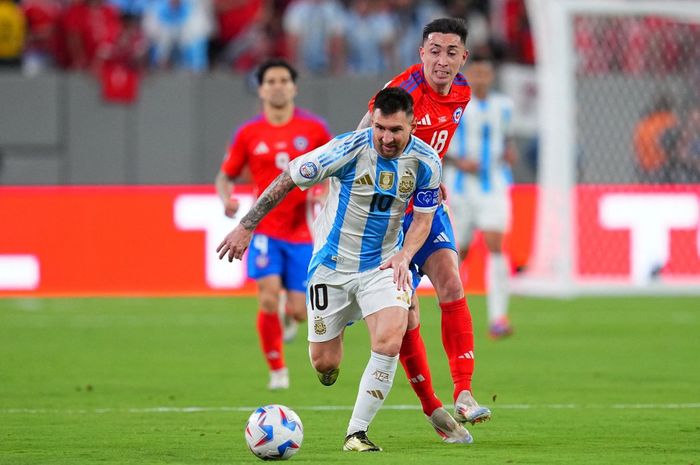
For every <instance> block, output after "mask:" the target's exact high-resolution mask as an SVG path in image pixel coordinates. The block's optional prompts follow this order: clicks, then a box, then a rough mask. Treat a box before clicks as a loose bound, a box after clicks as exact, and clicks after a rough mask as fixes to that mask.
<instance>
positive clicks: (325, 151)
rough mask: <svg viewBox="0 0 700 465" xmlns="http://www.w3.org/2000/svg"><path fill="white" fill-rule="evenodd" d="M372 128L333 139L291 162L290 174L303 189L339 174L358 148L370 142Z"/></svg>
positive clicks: (352, 158)
mask: <svg viewBox="0 0 700 465" xmlns="http://www.w3.org/2000/svg"><path fill="white" fill-rule="evenodd" d="M370 134H371V130H369V129H366V130H362V131H353V132H348V133H345V134H341V135H340V136H337V137H335V138H334V139H331V141H330V142H328V143H326V144H324V145H322V146H321V147H319V148H317V149H314V150H312V151H311V152H309V153H307V154H305V155H302V156H300V157H297V158H295V159H294V160H292V161H291V162H290V163H289V174H290V176H291V177H292V181H294V184H296V185H297V186H299V187H300V188H301V189H302V190H306V189H308V188H309V187H311V186H313V185H315V184H318V183H319V182H321V181H323V180H324V179H326V178H329V177H331V176H335V175H338V174H339V173H340V172H341V171H342V169H343V168H344V167H345V166H347V165H349V164H350V163H351V162H352V161H354V159H355V156H356V155H357V152H358V149H359V148H360V147H362V146H364V145H366V144H367V143H368V142H369V137H370Z"/></svg>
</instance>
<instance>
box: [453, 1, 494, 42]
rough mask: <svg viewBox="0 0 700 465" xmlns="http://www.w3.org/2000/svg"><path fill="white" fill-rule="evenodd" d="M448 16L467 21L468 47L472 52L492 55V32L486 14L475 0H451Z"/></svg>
mask: <svg viewBox="0 0 700 465" xmlns="http://www.w3.org/2000/svg"><path fill="white" fill-rule="evenodd" d="M447 16H450V17H452V18H462V19H464V20H465V21H466V22H467V30H468V31H469V37H467V49H468V50H469V53H471V54H479V55H489V56H490V55H491V53H490V45H489V42H490V40H491V33H490V28H489V21H488V18H487V17H486V15H485V14H484V13H483V12H482V11H480V10H479V9H477V8H476V2H475V1H474V0H449V1H448V2H447Z"/></svg>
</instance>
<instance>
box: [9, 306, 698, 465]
mask: <svg viewBox="0 0 700 465" xmlns="http://www.w3.org/2000/svg"><path fill="white" fill-rule="evenodd" d="M470 305H471V307H472V312H473V314H474V319H475V328H476V333H477V335H476V344H477V371H476V375H475V380H474V390H475V394H476V396H477V398H478V399H480V401H481V403H482V404H485V405H488V406H490V407H491V408H492V410H493V420H492V421H491V422H489V423H486V424H482V425H477V426H474V427H470V430H471V432H472V434H473V436H474V438H475V442H474V444H472V445H471V446H463V445H445V444H442V443H441V442H440V441H439V440H438V437H437V435H436V434H435V433H434V432H433V431H432V429H431V428H430V426H429V425H428V423H427V422H426V421H425V420H424V418H423V415H422V412H421V411H420V410H419V409H418V403H417V401H416V399H415V398H414V396H413V393H412V391H411V390H410V388H409V386H408V383H407V381H406V380H405V378H404V376H403V372H402V371H401V372H400V373H399V374H397V377H396V382H395V384H394V389H393V390H392V392H391V395H390V396H389V399H388V400H387V403H386V404H385V407H386V408H385V409H384V410H382V411H380V412H379V415H378V416H377V419H376V420H375V422H374V424H373V426H372V429H371V431H370V437H371V438H372V439H373V440H374V441H375V442H377V443H378V444H380V445H381V446H382V447H383V448H384V449H385V452H382V453H380V454H370V455H365V454H356V453H354V454H353V453H344V452H341V451H340V449H341V446H342V440H343V436H344V434H345V428H346V425H347V421H348V419H349V416H350V413H351V408H352V404H353V402H354V398H355V394H356V389H357V382H358V380H359V376H360V374H361V372H362V370H363V369H364V365H365V363H366V360H367V356H368V340H367V336H366V328H365V327H364V324H357V325H354V326H352V327H350V328H349V329H348V331H347V336H346V354H345V360H344V363H343V366H342V369H341V376H340V379H339V380H338V382H337V383H336V385H335V386H333V387H330V388H328V387H324V386H321V385H320V384H319V383H318V381H317V379H316V376H315V375H314V372H313V370H312V368H311V367H310V365H309V362H308V355H307V348H306V344H305V342H304V338H303V337H302V338H298V339H297V341H295V342H294V343H292V344H291V345H288V346H287V360H288V364H289V366H290V371H291V372H292V387H291V389H289V390H288V391H285V392H274V393H273V392H269V391H267V390H266V389H265V384H266V381H267V371H266V368H265V367H264V365H263V361H262V357H261V355H260V353H259V350H258V346H257V339H256V335H255V333H254V331H253V328H254V323H253V321H254V314H255V311H256V305H255V301H254V300H253V299H244V298H191V299H175V298H172V299H47V300H9V299H6V300H0V463H1V464H12V465H20V464H42V465H43V464H71V465H80V464H165V463H167V464H237V463H257V461H258V459H256V458H255V457H253V456H252V455H251V454H250V453H249V452H248V450H247V448H246V445H245V442H244V440H243V427H244V423H245V420H246V419H247V417H248V415H249V414H250V412H251V411H252V409H253V408H254V407H256V406H259V405H263V404H267V403H281V404H285V405H288V406H290V407H292V408H293V409H295V410H296V411H297V413H299V415H300V416H301V418H302V420H303V422H304V426H305V438H304V444H303V446H302V448H301V451H300V452H299V453H298V454H297V455H296V456H295V457H294V458H293V459H292V461H293V462H294V463H299V464H301V463H340V464H356V463H376V464H389V463H392V464H394V463H395V464H414V463H415V464H418V463H421V464H424V463H428V464H430V463H447V464H449V463H455V464H464V463H472V464H479V465H487V464H546V463H551V464H612V463H615V464H652V463H653V464H682V465H688V464H700V361H699V360H700V335H699V334H700V299H698V298H690V297H689V298H648V297H645V298H622V297H620V298H586V299H577V300H569V301H560V300H539V299H530V298H528V299H525V298H516V299H513V302H512V308H513V318H512V319H513V322H514V324H515V328H516V331H517V333H516V335H515V336H514V337H512V338H511V339H508V340H504V341H498V342H494V341H491V340H489V339H487V338H486V337H485V321H484V300H483V299H482V298H479V297H473V298H470ZM423 334H424V337H425V339H426V344H427V346H428V351H429V355H430V359H431V365H432V367H433V377H434V380H435V385H436V388H437V390H438V394H439V395H440V396H441V397H442V399H443V401H445V402H449V401H450V400H451V399H450V398H449V397H450V393H451V386H450V382H449V373H448V369H447V362H446V360H445V357H444V355H443V353H442V349H441V345H440V337H439V334H440V330H439V318H438V314H437V311H436V307H435V302H434V301H433V300H432V299H430V298H424V299H423ZM192 407H197V408H192Z"/></svg>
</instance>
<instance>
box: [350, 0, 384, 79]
mask: <svg viewBox="0 0 700 465" xmlns="http://www.w3.org/2000/svg"><path fill="white" fill-rule="evenodd" d="M385 6H386V5H385V4H384V2H378V1H370V0H353V1H352V2H351V4H350V11H348V15H347V22H346V31H347V32H346V34H345V40H346V45H347V51H348V70H349V71H350V72H351V73H354V74H364V75H377V74H381V73H384V72H388V71H390V70H392V69H393V63H394V44H395V43H396V31H395V30H394V22H393V20H392V18H391V16H390V15H389V14H388V12H387V11H385V8H384V7H385Z"/></svg>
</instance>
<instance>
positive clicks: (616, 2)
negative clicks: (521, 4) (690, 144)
mask: <svg viewBox="0 0 700 465" xmlns="http://www.w3.org/2000/svg"><path fill="white" fill-rule="evenodd" d="M527 8H528V14H529V18H530V23H531V26H532V28H533V35H534V39H535V45H536V52H537V80H538V106H539V111H538V114H539V118H540V120H539V131H538V137H539V160H538V177H537V183H538V203H537V212H536V221H535V224H536V226H535V228H536V230H535V234H534V238H535V239H534V243H533V251H532V256H531V258H530V261H529V263H528V266H527V268H526V270H525V271H524V272H523V273H522V274H520V275H518V276H516V277H515V279H514V280H513V291H514V292H516V293H520V294H534V295H553V296H574V295H578V294H586V293H589V294H590V293H595V294H603V293H693V294H695V293H697V294H700V187H699V186H700V183H698V182H696V181H694V180H695V179H696V177H694V176H695V175H694V174H693V173H692V169H693V168H692V164H690V162H688V155H687V154H680V155H672V154H671V151H672V150H673V151H674V153H676V152H678V151H679V150H680V149H679V148H678V143H677V144H676V146H675V147H674V148H673V149H671V148H669V147H670V145H669V142H668V141H669V140H671V139H672V136H673V134H677V133H679V131H680V132H681V133H682V132H683V131H685V130H686V129H687V128H685V126H684V125H685V124H686V121H688V118H690V117H689V116H688V115H690V114H692V111H693V108H694V106H697V108H698V109H700V84H699V83H700V62H699V60H700V1H698V0H527ZM660 95H665V96H666V97H668V99H669V100H672V101H674V102H675V104H674V105H673V107H672V109H671V110H670V111H672V112H673V113H674V114H675V115H676V117H675V119H674V120H673V123H672V124H671V123H669V127H668V128H667V129H665V130H664V131H663V132H660V133H659V136H658V139H659V146H661V147H663V148H664V150H667V151H668V153H666V156H667V158H666V159H665V163H666V165H668V166H664V173H665V174H664V177H663V178H658V179H653V178H650V177H646V178H645V177H644V173H640V168H639V166H638V165H639V162H638V161H637V159H636V157H637V156H638V155H637V154H636V152H635V146H634V140H633V139H634V132H635V130H636V129H635V128H636V125H637V124H638V123H639V120H640V118H642V117H643V114H644V111H645V109H647V108H648V107H649V106H650V105H652V103H653V101H654V99H656V98H658V97H659V96H660ZM699 114H700V113H699ZM669 121H670V120H669ZM674 131H675V132H674ZM699 131H700V126H699ZM699 134H700V132H699ZM661 139H663V143H662V141H661ZM681 139H683V137H681ZM684 140H687V136H686V137H685V139H684ZM698 143H700V136H698ZM686 145H687V144H686ZM697 156H698V164H697V166H698V174H697V179H698V180H700V153H698V154H697ZM673 157H676V158H673ZM678 157H686V158H683V159H682V160H681V161H679V158H678Z"/></svg>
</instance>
